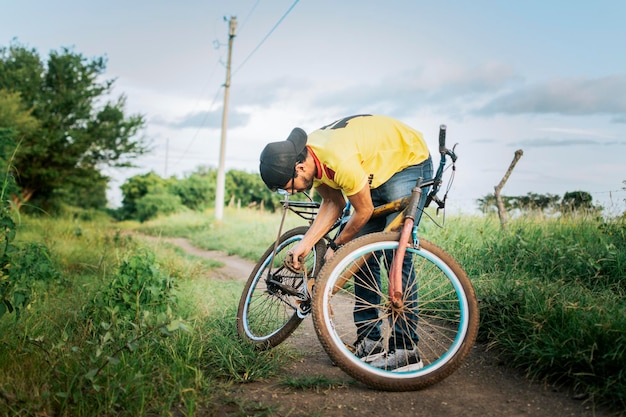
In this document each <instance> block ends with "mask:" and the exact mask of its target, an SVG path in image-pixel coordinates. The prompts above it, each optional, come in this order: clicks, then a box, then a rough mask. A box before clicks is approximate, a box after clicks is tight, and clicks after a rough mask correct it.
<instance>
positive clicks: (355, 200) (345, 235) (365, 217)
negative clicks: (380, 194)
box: [335, 184, 374, 245]
mask: <svg viewBox="0 0 626 417" xmlns="http://www.w3.org/2000/svg"><path fill="white" fill-rule="evenodd" d="M348 200H350V204H352V208H353V209H354V213H352V216H351V217H350V220H348V223H346V225H345V227H344V229H343V230H342V231H341V233H340V234H339V236H337V238H336V239H335V243H336V244H337V245H343V244H346V243H348V242H349V241H350V240H352V238H353V237H354V236H355V235H356V234H357V233H358V232H359V230H361V228H362V227H363V226H365V223H367V222H368V221H369V219H370V218H371V217H372V213H373V212H374V204H373V203H372V194H371V191H370V187H369V186H368V185H367V184H366V185H365V186H364V187H363V188H362V189H361V190H360V191H359V192H357V193H356V194H354V195H352V196H350V197H348Z"/></svg>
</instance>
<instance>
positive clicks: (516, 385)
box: [161, 238, 612, 417]
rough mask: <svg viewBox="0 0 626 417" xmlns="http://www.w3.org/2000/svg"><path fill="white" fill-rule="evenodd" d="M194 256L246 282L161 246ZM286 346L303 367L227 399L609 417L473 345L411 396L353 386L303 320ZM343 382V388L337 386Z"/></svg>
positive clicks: (449, 415)
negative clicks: (320, 381) (318, 383)
mask: <svg viewBox="0 0 626 417" xmlns="http://www.w3.org/2000/svg"><path fill="white" fill-rule="evenodd" d="M161 240H162V241H167V242H170V243H173V244H175V245H178V246H180V247H181V248H183V249H184V250H185V251H187V252H188V253H190V254H193V255H195V256H199V257H204V258H209V259H214V260H219V261H221V262H223V263H224V265H225V266H224V267H223V268H219V269H217V270H216V271H215V273H214V275H212V276H211V278H215V279H238V280H245V279H247V277H248V275H249V274H250V272H251V270H252V268H253V266H254V264H253V263H252V262H249V261H247V260H243V259H240V258H238V257H235V256H228V255H226V254H224V253H221V252H215V251H205V250H201V249H198V248H196V247H193V246H191V245H190V244H189V242H187V241H186V240H185V239H165V238H163V239H161ZM285 343H288V344H289V346H292V347H293V348H294V349H297V350H299V351H302V352H303V353H304V354H305V355H304V357H305V358H306V360H303V361H300V362H297V363H294V364H293V365H292V366H290V367H289V368H288V369H285V370H284V374H283V375H281V377H280V378H277V379H275V380H271V381H264V382H255V383H250V384H243V385H234V386H233V391H232V392H231V394H230V396H231V397H232V398H234V399H239V400H243V399H246V400H249V401H255V402H259V403H262V404H264V405H266V406H272V407H276V410H277V411H276V415H280V416H333V417H334V416H350V417H352V416H364V417H379V416H385V417H396V416H398V417H399V416H402V417H408V416H430V417H438V416H445V417H456V416H464V417H468V416H482V417H485V416H494V417H501V416H533V417H566V416H567V417H594V416H595V417H608V416H611V415H612V414H611V413H609V412H607V411H605V410H598V409H594V408H593V406H592V405H591V404H590V403H589V402H585V401H583V400H578V399H575V398H573V397H572V395H571V394H570V393H567V392H565V391H561V390H558V389H557V388H555V387H553V386H548V385H542V384H537V383H531V382H529V381H528V380H527V379H525V378H524V377H523V375H521V374H520V373H519V372H517V371H515V370H512V369H510V368H508V367H506V366H504V364H502V363H501V362H500V361H499V360H498V358H497V357H496V356H495V355H494V354H493V353H492V352H489V351H487V350H486V349H485V346H482V345H477V346H475V347H474V350H473V352H472V353H471V354H470V356H469V357H468V359H467V360H466V363H465V364H464V365H463V366H462V367H461V368H460V369H459V370H457V371H456V372H455V373H454V374H453V375H451V376H450V377H448V378H447V379H446V380H444V381H442V382H440V383H439V384H436V385H435V386H432V387H429V388H427V389H424V390H421V391H416V392H408V393H407V392H404V393H394V392H385V391H377V390H373V389H370V388H368V387H367V386H365V385H363V384H361V383H359V382H356V381H355V380H353V379H352V378H351V377H349V376H348V375H346V374H345V373H344V372H343V371H341V370H340V369H339V368H337V367H335V366H333V365H332V363H331V362H330V360H329V359H328V357H327V356H326V353H325V352H324V351H323V349H322V346H321V345H320V343H319V342H318V340H317V336H316V335H315V330H314V329H313V321H312V320H311V319H310V318H307V319H306V320H305V321H304V322H303V324H302V326H301V327H300V328H299V329H298V330H297V331H296V332H295V334H294V335H292V336H291V337H290V338H289V339H288V340H287V341H286V342H285ZM286 376H291V377H302V376H325V377H327V378H328V379H330V380H332V381H333V382H335V384H334V386H335V388H332V389H329V390H319V391H316V390H305V391H300V390H294V389H293V388H287V387H285V386H282V385H280V381H281V380H284V378H285V377H286ZM342 383H343V385H342Z"/></svg>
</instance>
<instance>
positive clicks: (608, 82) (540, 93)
mask: <svg viewBox="0 0 626 417" xmlns="http://www.w3.org/2000/svg"><path fill="white" fill-rule="evenodd" d="M498 113H505V114H560V115H567V116H589V115H599V114H604V115H611V116H613V118H612V121H613V122H615V123H624V122H626V75H612V76H607V77H602V78H596V79H559V80H552V81H550V82H545V83H540V84H535V85H532V86H530V87H526V88H520V89H517V90H516V91H512V92H509V93H506V94H503V95H500V96H499V97H496V98H495V99H493V100H492V101H490V102H489V103H487V104H486V105H484V106H482V107H481V108H480V109H479V110H477V111H476V114H482V115H486V114H490V115H491V114H498Z"/></svg>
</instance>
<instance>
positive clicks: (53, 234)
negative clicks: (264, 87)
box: [0, 209, 626, 416]
mask: <svg viewBox="0 0 626 417" xmlns="http://www.w3.org/2000/svg"><path fill="white" fill-rule="evenodd" d="M19 220H20V222H19V226H18V231H17V232H18V233H17V238H16V241H15V245H16V247H18V248H20V251H18V252H17V255H15V256H18V255H19V256H21V257H22V258H21V259H22V261H21V262H22V263H21V268H24V270H25V271H30V272H29V274H26V275H27V276H28V279H24V281H23V282H21V283H20V285H23V286H27V287H28V289H30V291H31V292H30V294H31V296H32V299H31V300H30V301H29V307H28V308H27V309H25V310H24V311H23V312H22V315H21V316H20V318H19V319H18V320H16V317H15V314H5V315H4V316H2V317H0V410H3V413H0V415H7V416H8V415H16V414H17V415H36V414H39V415H61V416H62V415H72V416H74V415H75V416H87V415H101V416H107V415H115V416H125V415H128V416H130V415H132V416H137V415H164V414H168V413H171V414H183V415H194V414H203V413H205V414H206V413H207V412H209V413H210V412H214V413H215V412H218V411H219V410H229V412H230V411H232V413H233V414H232V415H242V416H243V415H273V413H274V410H273V409H272V408H271V407H267V406H265V405H263V404H255V403H251V402H248V401H245V400H243V399H239V398H231V397H229V395H228V391H229V390H228V387H229V385H231V384H234V383H237V384H239V383H246V382H248V381H254V380H262V379H265V378H269V377H277V376H278V375H279V371H280V369H281V367H282V366H284V364H285V363H286V362H288V361H290V360H293V357H294V355H296V353H294V352H289V351H287V350H285V349H284V348H282V347H279V348H277V349H274V350H272V351H270V352H258V351H256V350H254V348H253V347H252V346H250V345H247V344H245V343H242V342H240V341H239V339H238V338H237V334H236V328H235V309H236V306H237V302H238V300H239V296H240V293H241V291H242V288H243V283H240V282H213V281H211V280H209V279H206V277H207V276H208V274H209V273H210V271H211V269H212V268H214V267H216V266H218V265H217V264H215V263H212V262H210V261H206V260H203V259H198V258H195V257H191V256H189V255H187V254H184V253H182V252H181V251H180V250H179V249H178V248H176V247H174V246H172V245H169V244H165V243H162V242H161V243H158V244H155V243H150V242H147V241H145V240H142V239H140V238H137V237H134V236H132V234H129V233H128V231H134V232H140V233H145V234H151V235H155V236H182V237H186V238H188V239H190V240H191V241H192V242H193V243H194V244H195V245H197V246H200V247H204V248H207V249H214V250H222V251H225V252H228V253H232V254H238V255H240V256H243V257H246V258H248V259H252V260H256V259H257V258H258V257H259V256H260V255H261V254H262V253H263V252H264V251H265V249H266V248H267V246H268V245H269V244H270V243H271V242H272V241H273V240H274V239H275V237H276V233H277V228H278V224H279V222H280V215H279V214H269V213H259V212H257V211H253V210H243V209H242V210H236V209H227V210H226V212H225V218H224V220H223V221H222V222H216V221H215V219H214V218H213V217H212V213H211V212H207V213H194V212H187V213H185V214H180V215H174V216H170V217H168V218H160V219H156V220H152V221H149V222H146V223H142V224H139V223H134V222H124V223H113V222H111V221H110V220H109V219H104V218H101V217H98V216H82V215H78V216H77V215H73V216H71V217H67V218H55V219H51V218H44V217H37V218H31V217H23V218H21V219H19ZM304 223H305V221H304V220H301V219H299V218H298V217H297V216H295V215H293V214H290V215H288V218H287V220H286V225H285V230H287V229H288V228H290V227H294V226H295V225H300V224H304ZM422 236H423V237H425V238H428V239H429V240H431V241H433V242H434V243H436V244H437V245H439V246H441V247H443V248H445V249H446V250H447V251H448V252H450V253H451V254H452V255H453V256H454V257H455V258H456V259H457V260H458V261H459V263H460V264H461V265H462V266H463V267H464V269H465V270H466V271H467V272H468V275H469V276H470V278H471V279H472V281H473V283H474V286H475V288H476V291H477V294H478V296H479V300H480V308H481V327H480V335H479V337H480V338H481V340H482V341H484V342H486V343H488V344H489V345H490V346H491V347H492V348H493V349H494V350H495V349H497V351H498V352H499V353H500V354H501V355H503V357H505V358H506V359H507V363H509V364H511V365H512V366H515V367H518V368H519V369H522V370H524V371H525V372H526V373H527V374H528V375H529V376H531V377H533V378H536V379H540V380H543V379H545V380H549V381H552V382H557V383H559V384H564V385H568V386H573V387H574V388H575V389H576V390H578V391H579V392H581V393H585V394H586V395H587V396H588V397H589V398H590V399H591V400H592V401H594V402H595V403H598V404H608V405H609V406H611V407H614V408H615V409H616V410H624V409H626V397H625V395H626V394H625V393H626V366H625V365H624V364H625V363H626V302H625V300H626V297H625V295H626V289H625V288H626V278H625V277H626V271H625V266H626V251H625V250H624V248H625V247H626V226H625V223H624V220H623V219H622V220H619V219H618V220H612V221H609V222H605V221H602V220H598V219H593V218H584V217H562V218H557V219H548V218H543V217H532V218H531V217H526V218H519V219H515V220H512V221H510V222H509V225H508V228H507V230H506V231H503V230H500V225H499V222H498V220H497V218H492V217H486V218H479V217H451V218H448V219H447V220H446V227H445V228H444V229H440V228H438V227H436V226H435V225H434V224H433V223H432V222H430V221H426V222H425V223H424V227H423V228H422ZM30 242H36V243H40V244H43V245H45V247H47V248H48V249H49V254H50V255H49V258H50V259H49V261H50V263H51V265H53V266H54V267H55V268H56V269H57V270H58V272H59V274H58V275H54V274H50V273H49V272H50V271H48V270H47V269H45V268H44V269H42V265H43V263H42V262H40V261H38V260H37V259H39V260H41V259H43V258H37V256H45V254H44V255H42V254H41V253H40V252H36V251H35V252H25V251H24V250H22V249H21V248H23V247H25V246H27V244H28V245H29V244H30ZM149 253H153V254H154V261H149V262H147V263H146V262H144V263H142V261H145V260H146V259H148V260H149V259H150V257H149V256H150V255H147V254H149ZM146 256H148V257H147V258H146ZM125 262H126V265H127V268H126V269H123V270H122V269H120V268H121V265H125ZM128 262H130V264H128ZM128 265H133V267H132V268H130V269H128ZM133 271H134V272H133ZM133 273H137V274H138V275H137V279H144V280H145V282H146V287H145V288H147V289H148V291H154V292H153V293H151V294H152V295H151V296H150V297H148V298H146V301H145V302H143V304H142V303H139V302H137V301H136V300H139V299H140V298H139V296H140V295H142V294H143V295H144V296H145V295H146V294H147V293H146V294H144V293H143V292H142V291H143V290H142V291H138V292H136V293H132V292H129V291H130V288H129V287H130V285H127V284H124V285H121V284H120V283H122V282H125V281H124V280H125V279H130V275H129V274H131V275H132V274H133ZM26 275H25V276H26ZM44 276H45V277H54V280H51V281H50V282H46V281H45V280H43V279H40V278H41V277H44ZM2 278H3V279H6V277H2ZM129 282H134V281H132V280H131V281H129ZM168 283H169V284H168ZM157 284H158V285H166V284H167V288H169V290H168V291H171V293H169V295H168V296H167V297H165V298H163V294H161V292H160V291H161V290H158V291H157V290H154V288H156V287H155V286H156V285H157ZM133 297H136V299H135V298H133ZM151 300H161V301H159V303H156V304H157V305H155V304H154V303H153V302H152V301H151ZM168 303H171V304H168ZM168 305H169V307H167V308H165V306H168ZM282 384H283V385H285V386H287V387H290V388H291V389H294V390H301V389H312V390H326V389H336V388H344V386H343V385H342V384H340V383H338V382H336V381H331V380H326V379H323V378H321V379H320V378H314V377H302V378H286V379H283V380H282Z"/></svg>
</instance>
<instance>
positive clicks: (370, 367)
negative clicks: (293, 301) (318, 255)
mask: <svg viewBox="0 0 626 417" xmlns="http://www.w3.org/2000/svg"><path fill="white" fill-rule="evenodd" d="M398 241H399V233H395V232H380V233H372V234H369V235H365V236H362V237H360V238H358V239H355V240H354V241H352V242H350V243H349V244H347V245H345V246H344V247H343V248H341V249H340V250H339V251H337V253H336V254H335V256H333V258H331V259H330V260H329V261H328V263H327V264H326V265H324V267H323V268H322V270H321V271H320V275H319V277H318V279H317V282H316V284H315V292H314V296H313V321H314V325H315V330H316V332H317V335H318V338H319V340H320V342H321V344H322V346H323V347H324V349H325V350H326V353H327V354H328V355H329V356H330V358H331V359H332V360H333V362H334V363H336V364H337V365H338V366H339V367H340V368H341V369H343V370H344V371H345V372H346V373H347V374H349V375H351V376H352V377H353V378H355V379H357V380H359V381H361V382H363V383H365V384H367V385H370V386H372V387H374V388H378V389H383V390H388V391H409V390H417V389H421V388H424V387H427V386H430V385H432V384H435V383H437V382H439V381H441V380H443V379H444V378H446V377H448V376H449V375H450V374H452V373H453V372H454V371H455V370H456V369H457V368H458V367H459V366H460V365H461V363H462V361H463V360H464V359H465V357H466V356H467V355H468V354H469V352H470V350H471V347H472V346H473V344H474V342H475V340H476V334H477V331H478V315H479V312H478V301H477V299H476V295H475V292H474V289H473V287H472V284H471V282H470V280H469V278H468V277H467V275H466V273H465V272H464V271H463V269H462V268H461V267H460V266H459V264H458V263H457V262H456V261H455V260H454V259H453V258H452V257H451V256H450V255H449V254H448V253H446V252H445V251H444V250H443V249H441V248H439V247H437V246H436V245H434V244H432V243H430V242H428V241H426V240H423V239H421V240H420V243H419V247H417V248H414V247H412V246H411V247H409V248H407V250H406V255H405V258H404V264H403V265H404V266H403V291H402V294H403V297H402V300H403V303H402V306H394V305H392V304H391V302H390V300H389V291H388V288H389V279H388V275H389V271H390V267H391V265H392V259H393V256H394V255H395V253H396V249H397V248H398ZM363 337H369V339H370V340H372V339H373V340H376V341H377V342H369V346H375V347H376V348H377V349H385V350H386V354H385V353H383V354H382V355H381V354H380V353H379V352H378V351H377V353H378V355H377V356H378V358H377V359H375V360H371V356H369V355H367V354H368V352H363V350H362V349H361V350H360V351H359V350H356V351H355V346H354V345H355V341H357V339H359V340H360V339H361V338H363ZM392 352H393V354H392ZM364 353H365V355H364ZM357 355H358V356H357ZM400 355H406V357H405V358H402V357H400ZM396 366H397V367H396Z"/></svg>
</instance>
